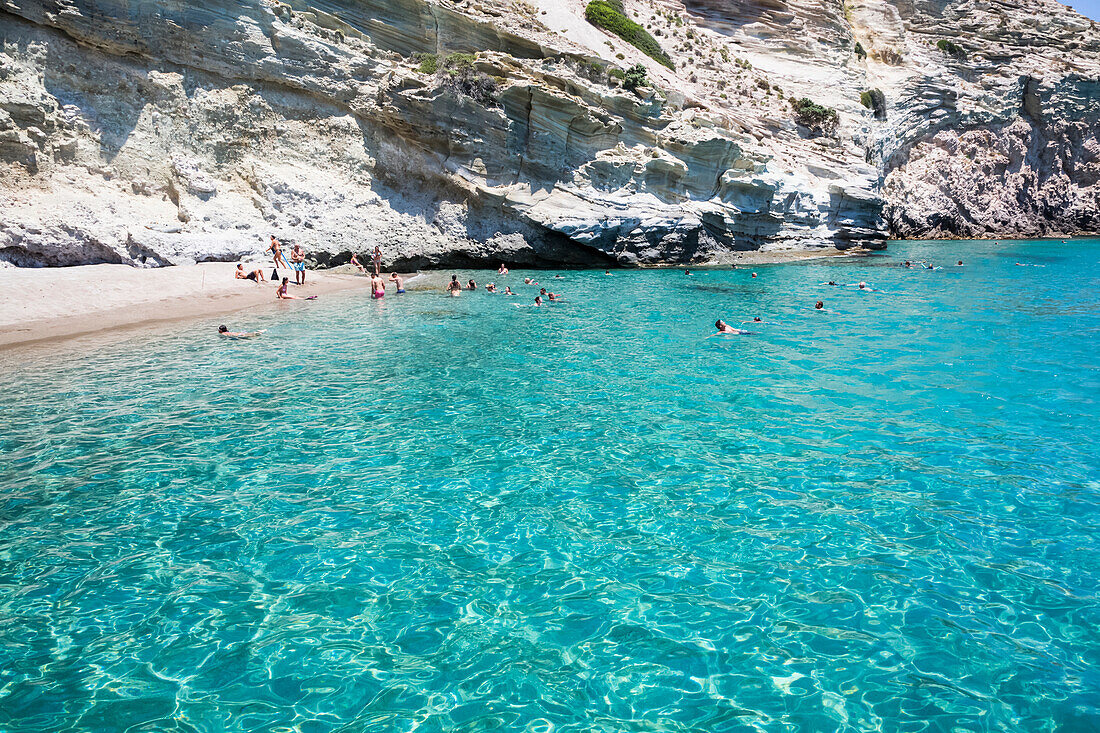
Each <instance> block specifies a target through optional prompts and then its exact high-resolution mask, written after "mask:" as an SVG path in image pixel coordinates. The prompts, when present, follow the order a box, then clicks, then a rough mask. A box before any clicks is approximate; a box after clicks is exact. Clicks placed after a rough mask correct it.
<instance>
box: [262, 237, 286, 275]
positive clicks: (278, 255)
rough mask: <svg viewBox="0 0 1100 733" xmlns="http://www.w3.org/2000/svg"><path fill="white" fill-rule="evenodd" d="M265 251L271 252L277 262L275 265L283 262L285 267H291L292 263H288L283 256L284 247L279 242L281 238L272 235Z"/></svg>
mask: <svg viewBox="0 0 1100 733" xmlns="http://www.w3.org/2000/svg"><path fill="white" fill-rule="evenodd" d="M264 251H265V252H270V253H271V259H272V260H273V261H274V262H275V267H279V264H280V263H282V266H283V267H285V268H287V269H290V265H289V264H288V263H287V261H286V257H284V256H283V248H282V246H281V245H280V244H279V240H278V239H276V238H275V235H274V234H272V235H271V244H270V245H269V246H268V248H267V249H266V250H264Z"/></svg>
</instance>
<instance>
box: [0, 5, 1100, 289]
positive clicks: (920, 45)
mask: <svg viewBox="0 0 1100 733" xmlns="http://www.w3.org/2000/svg"><path fill="white" fill-rule="evenodd" d="M600 4H601V5H603V6H608V8H610V9H609V10H606V12H608V13H610V14H611V15H613V16H615V17H616V18H617V17H618V16H617V15H616V14H617V13H619V11H621V16H622V17H623V18H625V19H627V20H629V22H630V24H631V25H630V26H629V27H628V28H627V31H628V32H620V33H619V34H616V33H614V32H611V31H612V30H615V29H614V27H612V26H611V24H609V23H607V22H603V23H602V25H603V27H600V24H594V23H593V22H589V20H586V7H587V6H586V3H583V2H580V1H579V0H536V1H534V2H530V1H528V0H480V1H474V0H463V1H462V2H451V1H450V0H434V1H429V0H389V1H387V0H316V1H308V2H307V1H306V0H293V1H292V2H275V1H273V0H242V1H241V2H227V1H226V0H209V1H208V2H203V3H198V2H193V1H190V0H181V2H175V3H163V2H156V1H154V0H96V1H95V2H92V0H0V172H2V176H0V177H2V181H0V263H8V264H14V265H24V266H37V265H70V264H85V263H91V262H114V263H129V264H137V265H144V266H160V265H169V264H177V263H184V262H193V261H196V260H197V261H206V260H231V259H236V258H239V257H242V256H247V255H250V254H255V253H256V252H258V251H261V250H262V249H263V248H264V247H265V246H266V235H267V234H269V233H274V234H275V235H276V236H279V237H280V238H281V239H283V240H285V241H287V242H294V241H300V242H302V243H303V244H304V245H305V246H306V248H307V250H308V251H309V252H310V253H311V256H312V257H313V258H314V260H315V261H316V262H317V263H318V264H322V265H324V264H338V263H340V262H342V261H346V259H347V256H348V254H349V253H350V252H352V251H358V252H363V251H365V250H368V249H371V248H373V246H374V245H375V244H380V245H382V246H383V247H384V249H385V252H386V265H387V267H400V268H416V267H425V266H431V265H471V266H473V265H483V266H484V265H491V266H495V264H497V263H498V262H500V261H506V262H509V263H513V264H529V265H536V266H537V265H550V264H555V265H556V264H576V265H604V264H612V263H614V264H623V265H643V264H656V263H678V262H692V263H710V264H721V263H723V262H729V261H731V259H732V258H733V257H734V256H735V255H736V253H737V252H739V251H745V250H770V249H807V248H815V247H818V248H823V247H827V248H847V247H851V246H855V245H859V246H869V247H880V246H883V245H884V243H885V241H886V239H887V238H889V237H891V236H900V237H976V236H1003V237H1009V236H1037V235H1049V236H1064V235H1072V234H1077V233H1083V232H1096V231H1098V230H1100V188H1098V186H1097V182H1098V180H1100V140H1098V139H1097V135H1098V131H1100V32H1098V31H1097V28H1096V24H1095V23H1092V22H1091V21H1089V20H1087V19H1085V18H1083V17H1082V16H1080V15H1078V14H1076V13H1074V12H1073V11H1072V10H1070V9H1068V8H1066V7H1064V6H1062V5H1060V4H1058V3H1056V2H1053V1H1052V0H1031V1H1030V2H1026V3H1025V2H1022V1H1017V0H996V1H994V0H768V1H767V2H764V1H763V0H721V1H719V0H685V2H683V3H681V2H673V1H669V2H645V1H637V2H635V1H633V0H630V1H628V2H626V3H625V4H623V3H620V2H616V0H610V1H608V2H602V3H600ZM589 13H590V14H591V9H589ZM590 17H591V15H590ZM615 22H619V21H618V20H616V21H615ZM635 26H636V28H640V29H644V31H645V35H648V36H649V40H650V41H653V42H654V43H655V44H656V45H657V47H658V48H659V51H660V53H659V54H658V53H655V52H654V50H653V46H652V45H647V43H648V42H639V41H638V35H639V34H638V32H637V31H636V30H631V29H632V28H635ZM609 29H610V30H609ZM628 38H629V39H631V40H632V41H633V42H631V41H630V40H627V39H628ZM647 52H648V53H647ZM639 67H642V70H644V73H641V74H640V73H639V71H640V69H639Z"/></svg>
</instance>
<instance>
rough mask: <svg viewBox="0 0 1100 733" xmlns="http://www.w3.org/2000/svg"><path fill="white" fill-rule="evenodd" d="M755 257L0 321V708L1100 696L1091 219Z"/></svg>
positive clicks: (1055, 703)
mask: <svg viewBox="0 0 1100 733" xmlns="http://www.w3.org/2000/svg"><path fill="white" fill-rule="evenodd" d="M906 258H909V259H915V260H920V259H932V260H934V261H935V262H936V263H937V264H941V265H945V267H944V268H943V269H942V270H937V271H927V270H906V269H903V268H902V267H900V266H899V263H900V262H901V261H902V260H903V259H906ZM960 258H961V259H962V260H964V262H965V265H964V266H963V267H953V266H947V265H949V264H950V263H951V262H954V261H955V260H956V259H960ZM1017 262H1019V263H1022V264H1024V265H1026V266H1017V265H1016V263H1017ZM756 272H757V273H758V277H756V278H755V279H754V278H752V276H751V271H750V270H749V269H738V270H735V271H729V270H723V271H717V270H715V271H707V270H700V271H695V272H693V273H692V274H690V275H687V274H684V272H683V271H681V270H669V271H614V272H613V273H612V274H611V275H610V276H608V275H604V273H603V271H583V272H576V271H570V272H562V273H561V274H562V275H564V279H558V280H555V279H553V278H552V276H553V273H549V272H539V273H533V274H534V275H535V276H536V277H537V278H538V279H539V280H540V281H541V282H542V283H543V285H546V286H548V287H549V289H551V290H554V291H555V292H562V293H564V294H565V296H566V300H565V301H564V302H562V303H559V304H554V305H553V306H547V307H543V308H535V307H533V306H531V305H530V302H531V300H532V299H533V297H534V294H535V291H534V290H533V289H532V288H530V287H526V286H524V285H523V284H522V278H523V276H524V275H525V274H532V273H523V272H518V271H517V272H513V273H512V274H511V275H509V276H508V277H507V278H500V277H497V276H496V274H495V273H491V274H490V273H470V272H466V271H458V272H457V274H458V275H459V276H460V278H462V279H463V280H465V279H467V278H468V277H475V278H477V279H478V280H479V281H481V282H484V281H486V280H487V279H492V280H495V281H496V282H497V283H498V284H500V285H504V284H509V285H510V286H511V287H512V288H513V289H515V290H517V291H518V292H519V293H520V294H521V295H520V296H518V297H516V298H514V299H510V298H505V297H504V296H503V295H490V294H487V293H484V292H479V293H467V294H464V295H463V296H462V297H461V298H457V299H452V298H446V297H444V296H443V295H442V294H441V293H437V292H416V293H409V294H407V295H405V296H400V297H398V296H394V295H392V294H391V295H389V296H387V297H386V298H385V300H384V301H382V302H374V301H371V300H370V299H369V298H367V297H366V294H365V292H364V293H347V294H340V295H333V296H325V297H323V298H322V299H320V300H318V301H316V302H313V303H305V302H299V303H283V304H275V303H273V304H272V305H271V306H270V307H265V308H264V309H260V310H255V311H248V312H245V313H241V314H237V315H235V316H232V317H226V318H225V319H219V320H218V321H207V322H201V323H184V324H174V325H171V326H161V327H156V328H152V329H145V330H141V331H132V332H126V333H120V334H117V335H114V336H110V337H106V338H105V337H102V336H97V337H88V338H84V339H79V340H76V341H67V342H63V343H60V344H55V345H48V346H41V347H34V348H24V349H17V350H9V351H5V352H0V362H2V363H3V366H4V373H5V377H6V383H7V384H8V385H9V389H8V391H7V393H6V394H5V398H4V399H3V401H2V402H0V458H2V460H0V730H2V731H5V732H16V731H18V732H23V731H211V732H213V731H303V732H309V733H314V732H321V731H413V730H416V731H484V730H490V729H495V730H507V731H520V730H525V731H542V732H548V731H878V730H881V731H1052V732H1059V733H1069V732H1073V733H1076V732H1078V731H1081V732H1084V731H1096V730H1100V451H1098V434H1100V402H1098V400H1100V365H1098V357H1100V241H1095V240H1094V241H1076V242H1071V243H1070V244H1068V245H1061V244H1060V243H1056V242H1015V243H1004V244H1002V245H1001V246H1000V247H997V246H994V245H993V244H992V243H960V242H951V243H895V244H893V245H892V246H891V248H890V250H889V251H888V252H885V253H883V254H879V255H875V256H871V257H865V258H858V259H857V258H842V259H830V260H823V261H814V262H809V263H798V264H786V265H774V266H761V267H757V268H756ZM829 280H835V281H838V282H843V283H855V282H858V281H861V280H863V281H866V282H867V283H869V284H870V285H871V286H873V287H874V288H877V289H880V290H882V291H883V292H876V293H867V292H859V291H858V290H856V289H854V288H840V287H830V286H827V285H820V284H819V283H822V282H825V281H829ZM818 299H822V300H824V301H825V306H826V307H825V309H824V310H823V311H820V312H819V311H815V309H814V308H813V304H814V302H815V301H816V300H818ZM754 316H759V317H761V318H762V319H763V321H765V323H763V324H756V325H751V324H750V325H747V326H745V328H749V329H751V330H752V331H754V332H755V334H754V335H750V336H731V337H717V338H716V337H712V336H711V334H712V333H713V331H714V326H713V324H714V321H715V319H716V318H723V319H724V320H726V321H729V322H730V323H732V324H734V325H737V324H739V323H740V322H741V321H749V320H751V319H752V318H753V317H754ZM221 320H224V321H226V322H227V324H228V325H229V326H230V328H231V329H237V328H240V329H245V328H267V329H269V331H268V333H266V334H265V335H264V336H263V337H262V338H261V339H259V340H256V341H250V342H227V341H222V340H219V339H218V337H217V336H216V335H215V332H214V331H215V328H216V326H217V325H218V322H219V321H221Z"/></svg>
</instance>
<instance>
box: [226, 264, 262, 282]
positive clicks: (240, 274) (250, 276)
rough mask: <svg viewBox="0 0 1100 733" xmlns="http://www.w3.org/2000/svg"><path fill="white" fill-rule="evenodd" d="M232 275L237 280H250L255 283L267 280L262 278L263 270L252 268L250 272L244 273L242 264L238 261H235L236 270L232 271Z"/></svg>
mask: <svg viewBox="0 0 1100 733" xmlns="http://www.w3.org/2000/svg"><path fill="white" fill-rule="evenodd" d="M233 277H234V278H236V279H237V280H251V281H252V282H254V283H257V284H259V283H262V282H267V280H266V279H265V278H264V271H263V270H253V271H252V272H248V273H246V272H245V271H244V265H242V264H240V263H237V270H236V272H234V273H233Z"/></svg>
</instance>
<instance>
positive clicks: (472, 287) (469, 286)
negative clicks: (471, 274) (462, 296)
mask: <svg viewBox="0 0 1100 733" xmlns="http://www.w3.org/2000/svg"><path fill="white" fill-rule="evenodd" d="M466 289H467V290H477V283H475V282H474V279H473V278H470V282H468V283H466Z"/></svg>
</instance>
